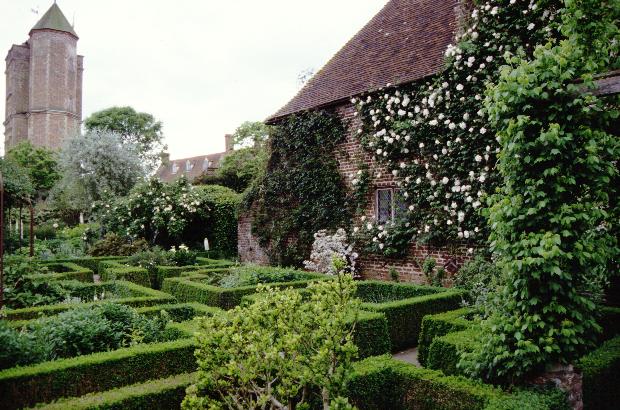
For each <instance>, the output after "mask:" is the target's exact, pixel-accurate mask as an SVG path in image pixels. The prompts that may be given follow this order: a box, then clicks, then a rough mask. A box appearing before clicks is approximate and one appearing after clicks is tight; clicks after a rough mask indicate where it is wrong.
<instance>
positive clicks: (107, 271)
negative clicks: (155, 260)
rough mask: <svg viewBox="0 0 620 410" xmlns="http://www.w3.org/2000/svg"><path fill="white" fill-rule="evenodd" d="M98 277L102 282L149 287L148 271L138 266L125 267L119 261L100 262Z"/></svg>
mask: <svg viewBox="0 0 620 410" xmlns="http://www.w3.org/2000/svg"><path fill="white" fill-rule="evenodd" d="M99 275H101V280H102V281H104V282H108V281H113V280H125V281H128V282H133V283H135V284H137V285H140V286H145V287H148V288H150V287H151V277H150V275H149V271H148V270H146V269H145V268H141V267H139V266H127V265H124V264H122V263H121V262H119V261H102V262H101V263H100V264H99Z"/></svg>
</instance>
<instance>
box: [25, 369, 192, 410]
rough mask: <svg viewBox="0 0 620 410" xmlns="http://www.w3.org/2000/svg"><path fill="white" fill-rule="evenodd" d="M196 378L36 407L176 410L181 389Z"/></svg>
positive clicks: (56, 409) (157, 382)
mask: <svg viewBox="0 0 620 410" xmlns="http://www.w3.org/2000/svg"><path fill="white" fill-rule="evenodd" d="M196 378H197V373H183V374H178V375H176V376H171V377H167V378H165V379H158V380H151V381H148V382H146V383H139V384H132V385H131V386H125V387H121V388H117V389H112V390H108V391H104V392H101V393H89V394H86V395H84V396H82V397H77V398H69V399H60V400H58V401H56V402H54V403H50V404H44V405H38V406H37V407H36V408H37V409H44V410H99V409H101V410H103V409H106V410H143V409H150V410H169V409H175V408H179V407H180V404H181V402H182V401H183V398H184V397H185V389H186V388H187V387H189V386H190V385H191V384H192V383H194V381H195V380H196Z"/></svg>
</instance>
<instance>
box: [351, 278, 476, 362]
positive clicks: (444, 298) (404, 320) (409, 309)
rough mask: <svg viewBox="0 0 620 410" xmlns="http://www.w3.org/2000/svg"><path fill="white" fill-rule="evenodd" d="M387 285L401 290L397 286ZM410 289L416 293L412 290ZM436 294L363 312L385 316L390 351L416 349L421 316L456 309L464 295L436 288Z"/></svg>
mask: <svg viewBox="0 0 620 410" xmlns="http://www.w3.org/2000/svg"><path fill="white" fill-rule="evenodd" d="M362 283H363V282H362ZM387 284H388V285H391V286H402V284H396V283H387ZM381 286H383V285H381ZM409 286H411V285H409ZM412 288H413V289H415V287H412ZM441 290H444V291H443V292H442V291H441ZM419 292H421V293H424V292H430V290H429V288H428V287H421V288H420V290H419ZM435 292H436V293H430V294H428V293H427V294H424V295H423V296H415V297H410V298H407V299H402V300H396V301H391V302H385V303H363V304H362V309H364V310H369V311H373V312H381V313H383V314H385V317H386V318H387V321H388V327H389V330H390V340H391V342H392V350H393V351H398V350H402V349H405V348H408V347H411V346H415V345H417V343H418V338H419V336H420V328H421V326H422V318H423V317H424V316H426V315H429V314H433V313H439V312H445V311H448V310H453V309H456V308H458V307H459V306H460V304H461V301H462V299H463V297H464V295H465V293H464V292H463V291H459V290H445V289H437V288H436V290H435Z"/></svg>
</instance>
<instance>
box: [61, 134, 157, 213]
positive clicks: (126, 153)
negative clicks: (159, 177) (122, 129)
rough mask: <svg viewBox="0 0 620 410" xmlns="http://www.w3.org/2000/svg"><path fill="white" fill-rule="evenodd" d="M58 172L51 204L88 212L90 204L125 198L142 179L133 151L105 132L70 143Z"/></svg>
mask: <svg viewBox="0 0 620 410" xmlns="http://www.w3.org/2000/svg"><path fill="white" fill-rule="evenodd" d="M60 168H61V172H62V179H61V180H60V182H59V183H58V185H57V186H56V187H55V189H54V191H53V192H52V200H53V201H55V200H58V201H57V202H58V204H63V203H68V204H71V206H74V207H75V208H76V209H80V210H86V209H90V206H91V204H92V203H93V202H94V201H100V200H102V199H106V200H108V199H109V198H110V197H111V196H123V195H127V194H128V193H129V191H130V190H131V188H133V186H134V185H135V184H136V183H137V182H138V181H140V180H141V179H142V178H143V177H144V175H145V169H144V167H143V165H142V161H141V159H140V157H139V155H138V149H137V147H136V146H135V145H134V144H132V143H122V142H121V138H120V137H119V136H118V135H117V134H114V133H112V132H107V131H95V132H89V133H86V134H85V135H84V136H81V137H76V138H73V139H70V140H69V141H68V142H67V144H66V145H65V146H64V148H63V150H62V152H61V155H60Z"/></svg>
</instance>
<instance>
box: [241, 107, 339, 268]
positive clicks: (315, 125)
mask: <svg viewBox="0 0 620 410" xmlns="http://www.w3.org/2000/svg"><path fill="white" fill-rule="evenodd" d="M343 138H344V125H343V124H342V122H341V121H340V120H339V119H338V117H337V116H336V115H334V114H332V113H329V112H327V111H313V112H305V113H301V114H297V115H292V116H289V117H287V118H286V119H285V120H283V121H282V122H281V123H279V124H278V125H277V126H274V127H273V130H272V134H271V136H270V150H271V153H270V154H271V155H270V158H269V162H268V164H267V170H266V172H265V176H264V178H263V179H262V181H261V182H260V183H259V184H257V185H256V186H255V187H254V189H253V190H252V192H251V193H250V194H249V196H248V198H247V199H246V203H250V204H252V210H253V211H254V213H255V217H254V219H253V223H252V232H253V233H254V234H255V235H257V236H258V238H259V242H260V245H261V246H262V247H263V248H264V249H266V251H267V253H268V255H269V257H270V259H271V262H272V263H274V264H278V265H285V266H286V265H294V266H301V264H302V262H303V261H304V259H307V258H308V256H309V255H310V249H311V247H312V242H313V241H314V234H315V233H316V232H318V231H319V230H321V229H333V228H337V227H340V226H344V225H345V222H348V221H350V218H351V216H350V207H349V206H348V202H347V196H346V189H345V187H344V184H343V181H342V178H341V176H340V173H339V172H338V163H337V161H336V159H335V157H334V155H333V154H334V150H335V147H336V145H337V144H338V143H339V142H341V141H342V140H343Z"/></svg>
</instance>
